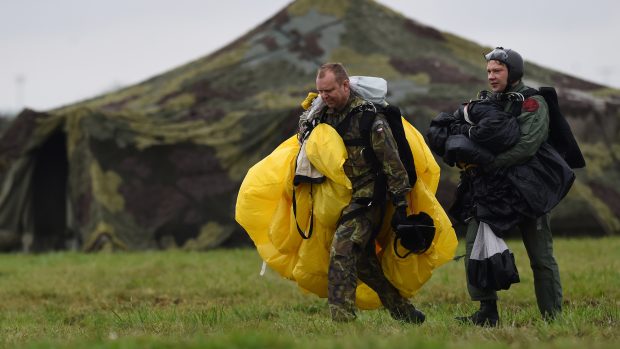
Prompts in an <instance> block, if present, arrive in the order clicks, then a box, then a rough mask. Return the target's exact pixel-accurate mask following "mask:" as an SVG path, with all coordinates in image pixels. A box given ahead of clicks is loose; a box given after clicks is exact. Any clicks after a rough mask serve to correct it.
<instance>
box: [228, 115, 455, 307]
mask: <svg viewBox="0 0 620 349" xmlns="http://www.w3.org/2000/svg"><path fill="white" fill-rule="evenodd" d="M403 127H404V129H405V135H406V138H407V141H408V143H409V145H410V147H411V151H412V153H413V156H414V158H415V160H416V161H415V167H416V174H417V176H418V180H417V182H416V184H415V186H414V187H413V189H412V190H411V192H410V193H409V197H408V202H409V203H410V206H409V211H410V213H414V214H417V213H420V212H426V213H427V214H428V215H429V216H430V217H431V218H432V219H433V223H434V226H435V227H436V233H435V236H434V238H433V242H432V244H431V247H430V248H429V249H428V250H427V251H426V252H424V253H423V254H420V255H417V254H410V255H409V256H407V257H406V258H399V257H398V256H397V254H396V252H399V254H400V255H405V254H406V253H407V250H406V249H405V248H404V247H402V246H401V245H400V244H399V243H397V244H396V246H397V249H400V250H397V251H394V248H393V246H394V239H395V234H394V233H393V232H392V229H391V227H390V224H389V222H390V219H389V217H391V215H392V212H393V207H391V206H388V207H387V208H386V219H384V220H383V221H384V224H383V226H382V228H381V231H380V233H379V235H378V237H377V256H378V258H379V261H380V262H381V265H382V268H383V271H384V273H385V275H386V277H387V278H388V280H390V282H392V284H393V285H394V286H395V287H396V288H398V289H399V291H400V292H401V294H402V295H403V296H405V297H408V298H409V297H412V296H413V295H414V294H415V293H416V292H417V291H418V290H419V289H420V287H421V286H422V285H423V284H424V283H425V282H426V281H427V280H428V279H429V278H430V277H431V275H432V272H433V269H435V268H437V267H439V266H440V265H442V264H444V263H446V262H448V261H450V260H452V258H453V256H454V251H455V249H456V246H457V239H456V234H455V232H454V229H453V228H452V224H451V222H450V220H449V218H448V216H447V215H446V213H445V211H444V210H443V208H442V207H441V205H440V204H439V202H438V201H437V199H436V198H435V192H436V190H437V185H438V183H439V166H438V165H437V163H436V162H435V160H434V158H433V156H432V154H431V152H430V149H428V147H427V146H426V143H425V142H424V138H423V136H422V135H421V134H420V133H419V132H418V131H417V130H416V129H415V128H414V127H413V126H411V125H410V124H409V123H408V122H407V121H406V120H404V119H403ZM305 150H306V155H307V157H308V158H309V160H310V161H311V163H312V165H313V166H314V167H316V169H317V170H318V171H320V172H321V173H322V174H323V175H325V177H326V180H325V181H324V182H322V183H320V184H311V183H301V184H299V185H297V186H295V187H294V186H293V177H294V175H295V162H296V156H297V153H298V152H299V142H298V139H297V137H295V136H293V137H291V138H289V139H288V140H286V141H285V142H283V143H282V144H280V146H278V148H276V149H275V150H274V151H273V152H272V153H271V154H270V155H269V156H267V157H266V158H264V159H263V160H261V161H260V162H259V163H257V164H256V165H254V166H253V167H252V168H251V169H250V170H249V171H248V173H247V175H246V177H245V179H244V181H243V183H242V184H241V188H240V190H239V195H238V197H237V206H236V215H235V217H236V220H237V222H239V224H241V226H242V227H243V228H244V229H245V230H246V232H247V233H248V234H249V236H250V237H251V238H252V240H253V242H254V244H255V245H256V248H257V250H258V253H259V254H260V256H261V258H262V259H263V260H264V261H265V262H266V263H267V264H268V265H269V267H270V268H272V269H273V270H275V271H277V272H278V273H279V274H280V275H282V276H283V277H285V278H288V279H290V280H294V281H296V282H297V284H298V286H299V287H300V288H301V289H302V290H305V291H309V292H312V293H314V294H316V295H318V296H320V297H327V270H328V266H329V250H330V246H331V241H332V238H333V234H334V232H335V230H336V225H337V222H338V219H339V218H340V215H341V212H342V210H343V209H344V208H345V207H346V206H347V205H348V203H349V201H350V199H351V183H350V181H349V179H348V178H347V177H346V175H345V173H344V170H343V168H342V165H343V163H344V161H345V159H346V156H347V152H346V148H345V146H344V143H343V141H342V138H341V137H340V136H339V135H338V133H337V132H336V130H335V129H333V128H332V127H331V126H329V125H326V124H319V125H317V126H316V127H315V128H314V129H313V131H312V133H311V134H310V136H309V137H308V139H307V141H306V149H305ZM293 190H295V191H296V192H295V196H296V200H297V217H296V221H297V223H298V224H299V226H300V227H301V229H303V230H307V229H308V228H309V226H310V221H309V220H310V219H311V217H312V219H313V234H312V237H311V238H310V239H307V240H304V239H302V238H301V236H300V234H298V232H297V226H296V221H295V217H294V216H293V212H292V192H293ZM311 210H312V212H313V214H312V216H311V215H310V212H311ZM356 304H357V306H358V307H360V308H362V309H373V308H377V307H380V306H381V302H380V300H379V298H378V296H377V294H376V293H375V292H374V291H373V290H372V289H370V288H369V287H368V286H367V285H365V284H363V283H361V282H360V283H359V284H358V287H357V292H356Z"/></svg>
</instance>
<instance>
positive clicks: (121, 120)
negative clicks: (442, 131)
mask: <svg viewBox="0 0 620 349" xmlns="http://www.w3.org/2000/svg"><path fill="white" fill-rule="evenodd" d="M368 23H372V25H368ZM197 44H199V43H197ZM498 44H501V43H498ZM515 49H518V48H515ZM551 49H552V48H551ZM488 50H489V48H488V47H482V46H479V45H477V44H475V43H473V42H471V41H467V40H465V39H463V38H460V37H458V36H455V35H453V34H450V33H445V32H440V31H438V30H436V29H433V28H431V27H428V26H425V25H423V24H421V23H419V22H417V21H414V20H411V19H408V18H405V17H404V16H402V15H401V14H399V13H397V12H394V11H392V10H390V9H389V8H386V7H384V6H382V5H380V4H378V3H376V2H374V1H370V0H346V1H338V2H333V1H327V0H312V1H310V0H297V1H294V2H292V3H291V4H290V5H288V6H287V7H286V8H284V9H282V10H281V11H280V12H278V13H277V14H275V15H274V16H273V17H272V18H270V19H268V20H267V21H265V22H264V23H262V24H261V25H259V26H258V27H256V28H255V29H253V30H252V31H250V32H248V33H247V34H245V35H244V36H242V37H240V38H239V39H237V40H235V41H234V42H232V43H231V44H229V45H228V46H226V47H224V48H222V49H220V50H218V51H216V52H214V53H212V54H210V55H208V56H206V57H203V58H200V59H198V60H196V61H194V62H190V63H188V64H186V65H184V66H181V67H179V68H176V69H174V70H171V71H169V72H165V73H163V74H161V75H158V76H156V77H153V78H151V79H149V80H147V81H144V82H142V83H140V84H137V85H134V86H130V87H127V88H124V89H122V90H119V91H116V92H112V93H109V94H106V95H102V96H98V97H96V98H93V99H90V100H87V101H84V102H81V103H78V104H75V105H71V106H67V107H65V108H61V109H58V110H54V111H50V112H48V113H42V114H39V113H35V112H31V111H26V112H24V113H22V115H20V116H19V117H18V118H17V121H16V122H15V124H14V125H13V127H12V129H11V130H9V131H10V132H8V133H7V134H6V135H5V137H4V138H3V139H2V141H0V143H1V144H0V146H2V148H1V149H0V176H1V177H2V178H4V182H3V188H4V189H6V190H4V189H3V192H2V196H1V197H0V199H1V201H0V205H2V206H1V207H0V216H1V217H3V218H2V219H0V228H1V229H3V231H5V232H6V231H7V230H9V228H11V229H18V230H17V231H18V233H12V235H11V234H8V233H0V234H4V235H7V236H12V237H13V239H17V240H19V239H21V236H22V234H21V233H19V232H20V231H26V230H27V229H25V228H24V227H25V226H27V224H26V222H29V220H28V219H26V218H24V217H22V218H21V221H20V220H19V219H17V218H14V217H13V216H12V214H10V213H8V212H17V211H10V210H15V209H8V208H7V207H9V206H11V205H12V204H11V205H9V204H8V202H9V201H10V202H19V200H20V199H17V198H14V197H13V195H11V194H10V193H9V191H10V190H9V189H7V188H11V189H12V186H11V184H7V183H15V182H14V181H15V180H16V178H19V180H22V181H27V178H26V177H25V176H24V175H18V174H17V173H18V170H15V169H14V168H15V166H16V164H21V165H20V166H22V168H24V169H25V168H26V167H25V166H26V164H24V162H26V161H27V160H25V159H26V158H28V156H31V158H32V156H34V154H35V153H37V151H36V150H35V149H43V148H46V147H45V146H44V145H46V144H47V142H50V143H53V139H55V138H54V137H51V136H53V135H58V134H59V133H60V135H59V136H57V137H58V138H62V137H65V138H66V146H65V148H66V158H67V162H68V164H69V165H68V167H67V170H66V171H67V173H68V175H67V177H68V181H67V183H68V184H67V190H66V194H65V197H67V198H68V200H66V201H67V202H69V203H70V205H68V206H67V207H68V208H67V209H66V216H67V217H68V218H67V219H66V225H67V226H68V227H69V228H70V229H71V230H73V231H75V232H76V233H77V235H78V236H80V237H81V238H82V240H83V241H84V243H85V246H86V247H88V246H91V245H93V244H92V242H93V241H96V240H97V237H98V236H102V234H104V233H103V232H107V234H106V236H108V235H109V236H110V239H113V240H114V241H118V243H119V244H120V243H122V244H124V245H126V246H127V247H129V248H143V247H149V246H157V241H160V243H162V242H161V241H169V240H170V238H169V237H171V236H172V237H175V238H176V240H175V241H176V242H177V244H180V245H185V244H188V242H189V243H190V245H191V243H192V242H193V240H191V239H194V238H195V237H198V236H202V237H203V238H204V239H205V240H206V241H212V245H216V244H217V243H219V242H220V241H223V240H224V239H226V237H227V236H232V237H238V236H243V235H244V234H243V232H242V231H241V229H240V228H239V227H238V226H236V225H235V223H234V220H233V202H234V200H235V196H236V192H237V189H238V187H239V184H240V182H241V180H242V178H243V177H244V175H245V173H246V171H247V169H248V168H249V167H250V166H251V165H253V164H254V163H256V162H257V161H258V160H259V159H261V158H263V157H264V156H266V155H267V154H268V153H269V152H270V151H271V150H273V149H274V148H275V147H276V146H277V145H278V144H279V143H280V142H282V141H283V140H284V139H286V138H288V137H289V136H290V135H291V134H293V132H295V128H296V125H297V116H298V115H299V113H300V111H301V109H300V107H299V102H300V101H301V100H302V99H303V98H304V97H305V95H306V93H307V92H308V91H309V90H311V89H313V88H314V78H315V71H316V68H317V67H318V65H320V64H321V63H323V62H326V61H340V62H343V63H344V64H345V65H346V66H347V68H348V69H349V73H350V74H352V75H375V76H381V77H384V78H385V79H387V80H388V85H389V90H390V92H389V95H388V100H389V101H390V102H392V103H393V104H395V105H398V106H399V107H401V109H402V110H403V111H404V113H405V114H406V117H407V118H408V119H409V121H410V122H411V123H412V124H413V125H415V126H416V127H417V128H418V129H419V130H420V131H422V132H424V131H425V130H426V129H427V127H428V125H429V122H430V119H431V118H432V117H434V116H435V115H436V114H437V113H438V112H440V111H451V110H453V109H454V108H455V106H456V105H458V104H459V103H460V102H462V101H464V100H468V99H470V98H471V97H472V96H473V95H474V93H475V91H478V90H480V89H484V88H486V82H485V70H484V69H485V62H484V60H483V59H482V54H483V53H485V52H487V51H488ZM525 58H526V60H527V57H525ZM526 78H527V80H526V83H528V84H529V85H531V86H534V87H537V86H555V87H556V88H557V89H558V93H559V97H560V103H561V105H562V108H563V111H564V113H565V114H566V116H567V117H568V119H569V122H570V123H571V125H572V126H573V129H574V131H575V133H576V136H577V139H578V141H579V142H580V145H581V147H582V150H583V152H584V155H585V156H586V161H587V162H588V166H587V167H586V168H585V169H583V170H579V171H578V176H577V182H576V184H575V185H574V187H573V189H572V190H571V192H570V193H569V195H568V197H567V198H566V199H565V200H564V201H563V202H562V204H560V206H559V207H558V208H557V209H556V210H554V214H553V215H552V220H553V223H552V224H553V225H554V227H555V229H554V232H555V233H557V234H570V233H595V234H603V233H608V234H613V233H618V232H620V192H619V191H618V189H617V183H619V182H620V160H619V159H618V157H617V154H618V153H619V151H618V150H619V149H620V144H619V143H618V140H619V139H620V123H619V120H620V91H618V90H614V89H610V88H606V87H604V86H601V85H597V84H594V83H590V82H587V81H583V80H580V79H577V78H574V77H571V76H568V75H565V74H561V73H559V72H555V71H553V70H550V69H546V68H543V67H540V66H537V65H534V64H532V63H526ZM16 125H22V126H19V127H17V126H16ZM30 134H32V135H35V136H29V135H30ZM20 142H21V143H20ZM58 143H59V144H60V143H63V141H58ZM17 144H19V145H17ZM11 147H14V148H11ZM58 148H61V147H60V146H58ZM10 154H13V155H10ZM25 154H31V155H28V156H26V155H25ZM42 157H45V156H42ZM20 161H21V162H20ZM30 161H33V160H30ZM35 162H36V161H35ZM22 171H23V170H22ZM33 171H34V172H33V175H34V174H36V169H34V170H33ZM11 176H13V177H11ZM35 178H36V176H35ZM7 179H8V180H12V181H13V182H7ZM457 179H458V171H456V170H455V169H449V168H444V171H443V172H442V181H441V183H440V186H439V191H438V196H439V198H440V201H441V202H442V203H443V204H444V205H449V203H450V201H451V198H452V194H453V192H454V189H455V183H456V181H457ZM50 180H51V179H50ZM31 182H32V181H31ZM35 182H36V181H35ZM614 183H615V184H614ZM24 188H27V186H24ZM34 188H35V189H36V186H35V187H34ZM31 189H32V187H31ZM15 190H17V189H15ZM21 190H23V193H22V197H26V196H24V195H26V192H27V189H21ZM59 191H60V190H59ZM37 195H39V196H40V195H42V194H35V196H37ZM17 197H19V195H18V196H17ZM7 200H8V201H7ZM30 202H31V204H32V202H34V203H37V202H38V200H31V201H30ZM59 202H60V200H59ZM7 205H8V206H7ZM37 205H43V204H42V203H37ZM50 205H51V204H50ZM61 206H62V205H61V204H60V203H57V204H55V205H54V207H55V208H56V209H60V207H61ZM11 207H17V206H11ZM21 207H30V206H28V205H27V204H25V203H24V204H22V205H21ZM22 209H23V208H22ZM31 211H32V210H31ZM35 211H36V210H35ZM50 215H51V214H50ZM9 216H10V217H13V218H10V219H8V220H7V219H6V218H5V217H9ZM11 220H12V222H13V223H12V224H7V223H6V222H7V221H11ZM34 221H35V222H36V221H37V219H35V220H34ZM17 222H22V223H17ZM30 222H31V221H30ZM20 224H21V225H20ZM28 224H31V225H32V222H31V223H28ZM16 227H17V228H16ZM20 229H21V230H20ZM4 235H2V236H4ZM187 239H190V240H187ZM35 240H36V238H35ZM95 245H96V244H95Z"/></svg>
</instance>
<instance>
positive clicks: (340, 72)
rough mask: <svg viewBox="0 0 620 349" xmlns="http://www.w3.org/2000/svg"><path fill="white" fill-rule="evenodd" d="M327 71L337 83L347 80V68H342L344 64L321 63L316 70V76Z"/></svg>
mask: <svg viewBox="0 0 620 349" xmlns="http://www.w3.org/2000/svg"><path fill="white" fill-rule="evenodd" d="M327 71H330V72H332V73H333V74H334V77H335V78H336V82H337V83H338V84H342V83H343V82H344V81H345V80H349V74H347V70H346V69H344V65H342V63H325V64H323V65H321V66H320V67H319V70H318V71H317V77H318V78H322V77H324V76H325V72H327Z"/></svg>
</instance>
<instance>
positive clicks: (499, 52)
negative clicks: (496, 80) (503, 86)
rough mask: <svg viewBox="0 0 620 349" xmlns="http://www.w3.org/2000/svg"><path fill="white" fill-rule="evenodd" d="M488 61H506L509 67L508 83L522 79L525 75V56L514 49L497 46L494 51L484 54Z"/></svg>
mask: <svg viewBox="0 0 620 349" xmlns="http://www.w3.org/2000/svg"><path fill="white" fill-rule="evenodd" d="M484 58H485V59H486V60H487V62H488V61H491V60H495V61H500V62H502V63H504V64H505V65H506V66H507V67H508V83H509V84H512V83H513V82H516V81H519V80H521V78H522V77H523V58H521V55H520V54H519V53H518V52H517V51H514V50H511V49H505V48H503V47H496V48H495V49H494V50H493V51H491V52H489V53H487V54H486V55H484Z"/></svg>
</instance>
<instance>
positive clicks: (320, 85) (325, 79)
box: [316, 71, 350, 110]
mask: <svg viewBox="0 0 620 349" xmlns="http://www.w3.org/2000/svg"><path fill="white" fill-rule="evenodd" d="M316 89H317V91H318V92H319V95H321V98H322V99H323V101H324V102H325V104H327V106H328V107H329V108H330V109H332V110H341V109H342V108H344V106H345V105H346V104H347V101H348V100H349V93H350V89H349V80H345V81H343V82H342V84H339V83H338V82H337V81H336V77H335V76H334V73H332V72H331V71H326V72H325V73H324V74H323V76H322V77H318V76H317V78H316Z"/></svg>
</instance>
